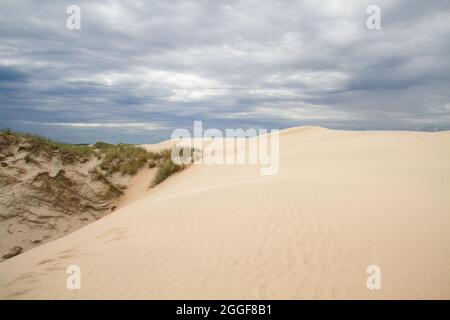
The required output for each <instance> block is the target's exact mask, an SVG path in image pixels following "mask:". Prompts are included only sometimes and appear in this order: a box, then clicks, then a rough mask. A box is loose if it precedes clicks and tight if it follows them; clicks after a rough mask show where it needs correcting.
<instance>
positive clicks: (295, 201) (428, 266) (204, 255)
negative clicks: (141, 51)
mask: <svg viewBox="0 0 450 320" xmlns="http://www.w3.org/2000/svg"><path fill="white" fill-rule="evenodd" d="M449 164H450V132H438V133H420V132H387V131H382V132H381V131H380V132H350V131H334V130H327V129H322V128H314V127H305V128H293V129H288V130H285V131H283V132H282V133H281V135H280V171H279V174H277V175H274V176H261V175H260V172H259V167H257V166H250V165H195V166H192V167H191V168H189V169H188V170H185V171H183V172H181V173H179V174H176V175H175V176H173V177H171V178H169V179H168V180H167V181H165V182H164V183H163V184H161V185H160V186H158V187H156V188H154V189H151V190H150V191H145V192H144V194H143V191H142V190H141V189H140V187H135V188H133V187H130V191H129V192H130V193H132V194H128V195H127V197H128V199H129V200H128V202H127V203H126V204H125V205H122V206H121V207H120V208H119V209H117V210H116V211H115V212H114V213H113V214H111V215H109V216H107V217H105V218H102V219H100V220H99V221H96V222H94V223H92V224H90V225H88V226H86V227H84V228H82V229H80V230H78V231H76V232H74V233H72V234H70V235H68V236H65V237H63V238H60V239H58V240H55V241H53V242H50V243H48V244H45V245H43V246H40V247H38V248H35V249H32V250H30V251H27V252H25V253H23V254H21V255H19V256H17V257H14V258H12V259H10V260H7V261H5V262H3V263H1V264H0V297H1V298H7V299H22V298H44V299H46V298H58V299H63V298H74V299H85V298H94V299H100V298H113V299H116V298H117V299H127V298H138V299H141V298H142V299H200V298H202V299H229V298H230V299H305V298H307V299H315V298H324V299H342V298H350V299H352V298H359V299H371V298H374V299H385V298H396V299H408V298H418V299H429V298H437V299H450V246H449V244H450V165H449ZM148 171H149V170H148ZM146 174H148V175H150V174H151V173H149V172H147V173H146ZM145 180H146V179H141V180H139V178H137V181H136V185H139V184H141V185H142V186H144V185H145V187H147V186H148V184H146V183H144V182H145ZM142 181H144V182H142ZM132 190H133V191H132ZM138 193H140V194H139V195H138ZM74 264H75V265H78V266H79V267H80V268H81V289H80V290H68V289H67V288H66V279H67V277H68V276H69V275H68V274H66V268H67V267H68V266H69V265H74ZM369 265H378V266H379V267H380V268H381V276H382V278H381V289H380V290H368V289H367V286H366V280H367V277H368V276H369V275H368V274H367V273H366V269H367V267H368V266H369Z"/></svg>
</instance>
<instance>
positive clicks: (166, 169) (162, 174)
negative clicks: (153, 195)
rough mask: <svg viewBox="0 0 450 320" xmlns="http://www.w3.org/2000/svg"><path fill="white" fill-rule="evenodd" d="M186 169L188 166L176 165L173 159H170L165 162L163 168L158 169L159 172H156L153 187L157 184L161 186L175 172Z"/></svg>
mask: <svg viewBox="0 0 450 320" xmlns="http://www.w3.org/2000/svg"><path fill="white" fill-rule="evenodd" d="M185 168H186V165H179V164H175V163H173V161H172V159H170V158H169V159H168V160H166V161H164V162H163V163H162V165H161V166H159V167H158V171H156V174H155V177H154V178H153V181H152V184H151V186H152V187H154V186H156V185H157V184H160V183H161V182H163V181H164V180H166V179H167V178H168V177H170V176H171V175H172V174H174V173H175V172H178V171H181V170H183V169H185Z"/></svg>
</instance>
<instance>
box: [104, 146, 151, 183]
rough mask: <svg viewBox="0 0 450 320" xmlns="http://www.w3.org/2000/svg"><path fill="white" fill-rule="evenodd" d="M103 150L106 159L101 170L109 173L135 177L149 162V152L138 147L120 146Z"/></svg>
mask: <svg viewBox="0 0 450 320" xmlns="http://www.w3.org/2000/svg"><path fill="white" fill-rule="evenodd" d="M101 150H102V151H103V152H104V157H103V160H102V163H101V164H100V168H101V169H102V170H105V171H108V172H109V173H115V172H120V173H122V174H123V175H125V174H129V175H135V174H136V173H137V172H138V171H139V169H141V168H142V167H143V166H144V165H145V164H146V163H147V160H148V152H147V151H146V150H145V149H143V148H140V147H136V146H131V145H124V144H118V145H110V146H109V147H106V148H104V149H101Z"/></svg>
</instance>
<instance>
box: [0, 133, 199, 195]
mask: <svg viewBox="0 0 450 320" xmlns="http://www.w3.org/2000/svg"><path fill="white" fill-rule="evenodd" d="M0 134H6V135H12V136H15V137H18V138H23V139H26V140H27V142H28V143H27V145H26V147H25V150H27V151H29V152H30V154H38V153H40V152H47V153H51V152H54V151H60V152H61V155H62V158H63V161H66V162H67V163H72V162H74V161H76V159H79V161H82V162H86V161H88V160H89V158H90V157H97V159H98V160H99V163H100V164H99V166H98V167H96V168H94V170H95V172H97V173H98V174H100V175H102V176H103V175H108V174H113V173H121V174H122V175H135V174H136V173H137V172H138V171H139V169H141V168H143V167H144V166H145V165H147V163H148V167H149V168H157V171H156V174H155V177H154V179H153V181H152V182H151V186H152V187H154V186H156V185H158V184H159V183H161V182H162V181H164V180H166V179H167V178H168V177H170V176H171V175H172V174H174V173H176V172H179V171H181V170H184V169H185V168H187V167H188V166H189V165H187V164H176V163H174V162H173V161H172V158H171V156H172V150H173V149H162V150H161V151H159V152H154V151H146V150H145V149H143V148H141V147H138V146H134V145H130V144H117V145H115V144H109V143H106V142H101V141H99V142H97V143H95V144H94V145H87V144H68V143H62V142H57V141H53V140H50V139H48V138H45V137H42V136H39V135H34V134H29V133H17V132H12V131H11V130H9V129H2V130H0ZM177 148H178V149H177V151H176V152H178V155H179V156H181V157H183V151H184V149H183V148H181V147H177ZM189 150H190V151H189V152H190V155H188V156H190V157H191V162H193V161H194V160H195V159H196V155H197V154H198V153H197V152H196V151H195V150H194V149H192V148H190V149H189ZM26 161H27V162H33V161H34V159H33V158H32V157H30V155H27V157H26ZM93 172H94V171H93Z"/></svg>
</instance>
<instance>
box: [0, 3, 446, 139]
mask: <svg viewBox="0 0 450 320" xmlns="http://www.w3.org/2000/svg"><path fill="white" fill-rule="evenodd" d="M377 2H378V3H377V5H379V6H380V8H381V14H382V30H380V31H369V30H367V28H366V26H365V23H366V18H367V14H366V8H367V6H368V5H370V4H372V1H365V0H364V1H356V0H355V1H342V2H331V1H312V0H310V1H264V2H262V1H237V0H230V1H182V0H177V1H170V2H169V1H163V0H160V1H156V0H155V1H133V2H123V1H112V0H110V1H78V2H77V3H78V4H79V6H80V7H81V14H82V18H81V25H82V28H81V30H79V31H70V30H68V29H66V27H65V19H66V17H67V14H66V8H67V6H68V5H70V4H72V3H73V2H72V1H59V2H42V1H40V2H35V1H26V0H19V1H12V0H6V1H2V2H1V3H0V37H1V40H2V41H1V42H0V101H1V103H0V109H1V112H2V117H1V120H0V127H11V128H13V129H18V130H19V129H20V130H28V131H30V130H31V131H36V132H40V133H45V134H48V135H50V136H52V137H58V138H63V139H66V140H67V141H72V142H78V141H86V140H89V139H96V138H95V137H96V136H97V137H100V138H102V139H103V140H110V141H124V142H145V141H157V140H159V139H161V138H167V134H169V133H170V130H168V129H167V128H172V127H191V126H192V122H193V120H204V121H206V124H205V125H206V126H209V127H212V126H215V127H222V128H225V127H230V128H234V127H249V126H255V127H262V126H265V127H268V128H284V127H288V126H297V125H304V124H316V125H323V126H327V127H332V128H350V129H410V130H442V129H450V119H449V118H450V115H449V114H450V110H449V107H448V105H449V103H450V93H449V90H448V88H449V87H450V76H449V72H448V70H450V61H449V59H448V57H449V56H450V41H449V40H448V39H449V36H450V25H449V24H448V21H449V18H450V5H449V2H448V1H445V0H442V1H440V0H436V1H427V2H425V1H418V0H414V1H406V0H395V1H387V0H379V1H377ZM243 115H245V116H243ZM133 122H134V123H141V124H142V123H152V124H155V125H156V126H157V127H156V128H161V129H160V130H159V131H158V130H151V131H150V130H147V131H146V132H144V131H145V130H144V129H145V128H142V127H141V129H142V130H141V131H139V129H140V127H139V126H136V127H135V128H134V129H133V130H132V131H127V130H120V129H119V128H117V127H116V126H114V125H112V124H117V123H126V124H130V123H133ZM51 123H60V124H61V123H66V124H67V123H74V124H76V123H78V124H80V123H93V124H96V123H106V124H107V123H110V124H111V125H110V126H107V125H106V126H103V127H100V126H90V127H89V126H85V127H82V128H83V129H82V130H80V128H81V127H77V126H51V125H48V124H51ZM158 126H159V127H158ZM164 135H166V136H164Z"/></svg>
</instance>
